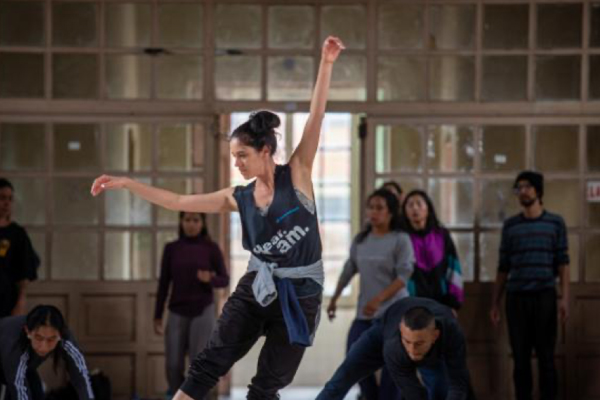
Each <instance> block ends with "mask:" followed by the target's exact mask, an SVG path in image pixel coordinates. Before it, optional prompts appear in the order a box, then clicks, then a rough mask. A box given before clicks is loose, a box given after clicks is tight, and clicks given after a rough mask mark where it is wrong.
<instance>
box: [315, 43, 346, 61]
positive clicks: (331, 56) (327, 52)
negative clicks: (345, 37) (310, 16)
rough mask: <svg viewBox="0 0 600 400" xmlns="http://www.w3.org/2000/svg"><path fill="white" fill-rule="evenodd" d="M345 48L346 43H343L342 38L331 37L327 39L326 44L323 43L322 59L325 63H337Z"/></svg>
mask: <svg viewBox="0 0 600 400" xmlns="http://www.w3.org/2000/svg"><path fill="white" fill-rule="evenodd" d="M345 48H346V47H345V46H344V43H342V41H341V40H340V38H338V37H335V36H329V37H327V39H325V42H324V43H323V50H322V52H321V57H322V58H323V61H325V62H330V63H333V62H335V60H337V58H338V56H339V55H340V53H341V51H342V50H344V49H345Z"/></svg>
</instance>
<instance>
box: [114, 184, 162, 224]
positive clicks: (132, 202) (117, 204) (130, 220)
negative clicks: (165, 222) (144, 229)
mask: <svg viewBox="0 0 600 400" xmlns="http://www.w3.org/2000/svg"><path fill="white" fill-rule="evenodd" d="M136 180H137V181H139V182H142V183H145V184H148V185H150V184H151V182H150V179H149V178H136ZM104 205H105V206H104V213H105V215H106V217H105V218H106V224H107V225H112V226H149V225H150V224H151V222H152V206H151V204H150V203H149V202H147V201H146V200H143V199H141V198H140V197H138V196H135V195H133V194H132V193H131V192H129V191H128V190H110V191H107V192H105V200H104Z"/></svg>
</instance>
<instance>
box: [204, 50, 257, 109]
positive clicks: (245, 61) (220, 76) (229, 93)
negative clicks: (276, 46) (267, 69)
mask: <svg viewBox="0 0 600 400" xmlns="http://www.w3.org/2000/svg"><path fill="white" fill-rule="evenodd" d="M261 68H262V59H261V57H260V56H256V57H255V56H217V57H216V58H215V86H216V92H217V93H216V94H217V99H219V100H260V98H261V96H260V94H261V93H260V91H261Z"/></svg>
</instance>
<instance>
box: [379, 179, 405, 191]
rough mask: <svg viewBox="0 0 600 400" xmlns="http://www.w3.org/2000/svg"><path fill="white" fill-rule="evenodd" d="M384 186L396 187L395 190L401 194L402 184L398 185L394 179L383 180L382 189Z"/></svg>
mask: <svg viewBox="0 0 600 400" xmlns="http://www.w3.org/2000/svg"><path fill="white" fill-rule="evenodd" d="M386 186H392V187H393V188H394V189H396V192H398V194H402V193H403V191H402V186H400V184H399V183H398V182H396V181H386V182H383V185H381V188H382V189H385V188H386Z"/></svg>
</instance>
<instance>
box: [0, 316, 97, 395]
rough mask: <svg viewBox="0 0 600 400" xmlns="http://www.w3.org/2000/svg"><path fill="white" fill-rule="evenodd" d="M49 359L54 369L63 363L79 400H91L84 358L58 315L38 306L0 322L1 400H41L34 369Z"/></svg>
mask: <svg viewBox="0 0 600 400" xmlns="http://www.w3.org/2000/svg"><path fill="white" fill-rule="evenodd" d="M48 358H53V361H54V368H55V369H57V368H58V365H59V363H60V361H61V360H62V361H64V362H66V366H67V371H68V373H69V378H70V380H71V383H72V384H73V386H74V387H75V390H76V391H77V395H78V396H79V399H80V400H89V399H93V398H94V393H93V391H92V385H91V382H90V377H89V374H88V369H87V366H86V364H85V359H84V357H83V355H82V354H81V351H80V350H79V347H78V346H77V343H75V340H74V338H73V335H72V334H71V333H70V331H69V329H68V328H67V325H66V324H65V320H64V318H63V316H62V314H61V312H60V311H59V310H58V309H57V308H56V307H54V306H49V305H40V306H37V307H35V308H34V309H33V310H31V311H30V312H29V313H28V314H27V315H23V316H16V317H6V318H3V319H1V320H0V383H1V384H2V385H5V386H6V387H7V392H6V397H5V399H4V400H43V399H44V397H45V395H44V390H43V387H42V381H41V379H40V376H39V375H38V372H37V368H38V367H39V366H40V365H41V364H42V363H43V362H44V361H46V360H47V359H48Z"/></svg>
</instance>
